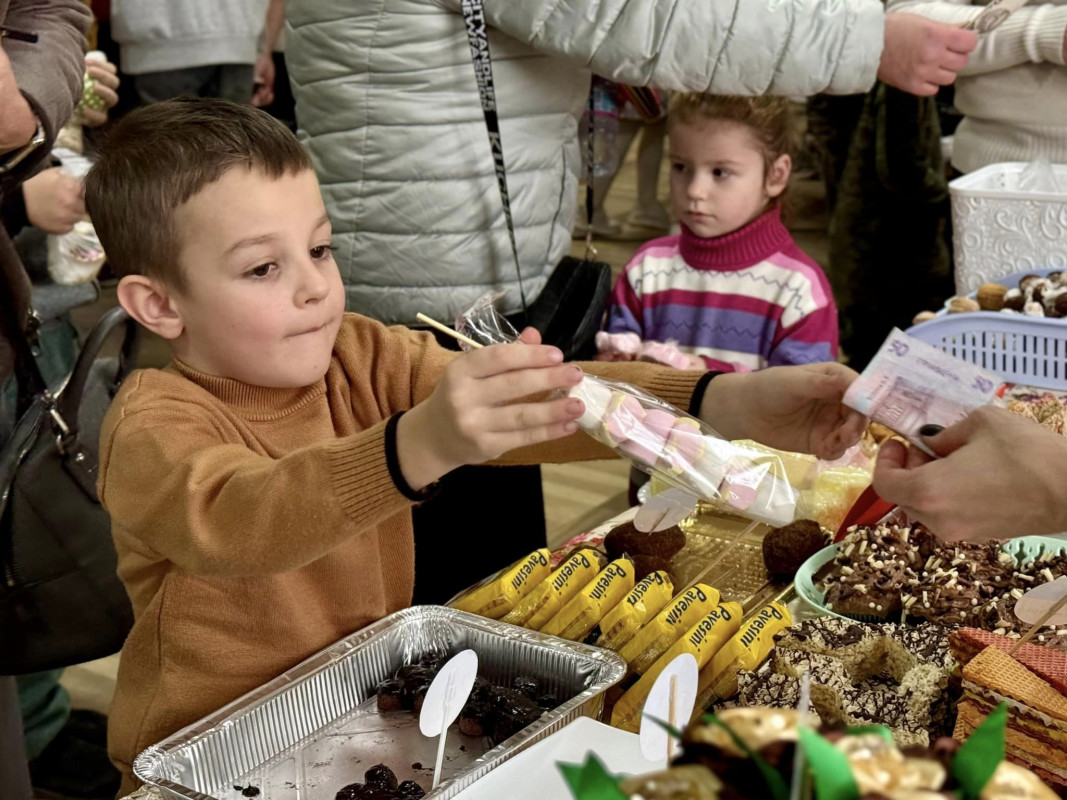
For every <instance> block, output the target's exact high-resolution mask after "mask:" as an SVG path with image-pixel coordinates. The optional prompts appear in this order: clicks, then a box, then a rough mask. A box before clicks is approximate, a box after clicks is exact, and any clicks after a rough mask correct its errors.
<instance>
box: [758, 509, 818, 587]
mask: <svg viewBox="0 0 1067 800" xmlns="http://www.w3.org/2000/svg"><path fill="white" fill-rule="evenodd" d="M828 544H830V538H829V537H828V536H827V535H826V534H825V533H824V532H823V529H822V528H821V527H819V523H818V522H815V521H814V520H810V519H802V520H797V521H796V522H794V523H792V524H791V525H786V526H784V527H781V528H774V529H773V530H770V531H768V532H767V535H766V536H765V537H764V538H763V563H764V564H765V565H766V566H767V571H768V572H769V573H771V575H774V576H775V577H777V578H780V579H783V580H792V578H793V576H795V575H796V574H797V570H798V569H800V566H801V565H802V564H803V563H804V562H805V561H807V560H808V559H809V558H811V556H813V555H815V553H817V552H819V551H820V550H822V549H823V548H824V547H826V546H827V545H828Z"/></svg>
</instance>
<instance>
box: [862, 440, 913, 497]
mask: <svg viewBox="0 0 1067 800" xmlns="http://www.w3.org/2000/svg"><path fill="white" fill-rule="evenodd" d="M907 463H908V449H907V448H906V447H905V446H904V445H903V444H901V443H900V442H898V441H896V440H894V439H890V440H889V441H888V442H886V443H885V444H883V445H882V449H881V450H879V451H878V460H877V461H876V462H875V465H874V480H873V481H872V483H871V485H872V486H873V487H874V491H875V492H877V493H878V496H879V497H881V498H882V499H883V500H888V501H889V502H890V503H895V504H896V505H898V506H911V505H913V504H914V500H915V494H916V490H917V488H918V487H919V485H921V481H922V476H921V475H919V474H918V471H917V470H912V469H908V468H907Z"/></svg>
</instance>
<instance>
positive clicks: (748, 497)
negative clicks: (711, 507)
mask: <svg viewBox="0 0 1067 800" xmlns="http://www.w3.org/2000/svg"><path fill="white" fill-rule="evenodd" d="M769 469H770V466H769V465H768V464H751V463H749V464H747V465H745V466H743V467H740V468H739V469H738V468H734V469H731V470H730V471H728V472H727V473H726V478H725V479H724V480H723V482H722V496H723V500H725V501H726V502H727V503H729V504H730V505H731V506H733V507H734V508H737V509H740V510H741V511H746V510H747V509H748V508H749V507H750V506H751V505H752V504H753V503H754V502H756V494H757V493H758V491H759V485H760V482H761V481H762V480H763V478H764V476H766V474H767V472H768V471H769Z"/></svg>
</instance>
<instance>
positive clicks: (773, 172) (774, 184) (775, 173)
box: [764, 154, 793, 197]
mask: <svg viewBox="0 0 1067 800" xmlns="http://www.w3.org/2000/svg"><path fill="white" fill-rule="evenodd" d="M792 171H793V159H791V158H790V157H789V155H788V154H785V155H781V156H778V159H777V160H776V161H775V162H774V163H773V164H772V165H771V169H770V171H769V172H768V173H767V185H766V187H764V191H766V192H767V196H768V197H778V196H779V195H781V193H782V192H784V191H785V187H786V186H788V185H789V174H790V173H791V172H792Z"/></svg>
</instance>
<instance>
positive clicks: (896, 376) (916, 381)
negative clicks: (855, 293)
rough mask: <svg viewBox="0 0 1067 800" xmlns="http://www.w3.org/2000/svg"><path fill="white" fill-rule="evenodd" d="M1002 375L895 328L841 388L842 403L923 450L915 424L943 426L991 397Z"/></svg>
mask: <svg viewBox="0 0 1067 800" xmlns="http://www.w3.org/2000/svg"><path fill="white" fill-rule="evenodd" d="M1001 383H1002V381H1001V379H1000V378H999V377H998V376H997V375H994V374H993V373H992V372H988V371H986V370H984V369H982V368H981V367H977V366H975V365H974V364H971V363H969V362H967V361H962V360H960V359H958V358H955V357H953V356H950V355H948V354H947V353H945V352H944V351H943V350H940V349H938V348H936V347H934V346H933V345H930V344H927V343H926V342H923V341H921V340H919V339H916V338H914V337H912V336H908V335H907V334H906V333H904V332H903V331H900V330H898V329H896V328H894V329H893V332H892V333H891V334H889V338H888V339H886V341H885V344H883V345H882V347H881V349H880V350H879V351H878V354H877V355H876V356H875V357H874V359H873V360H872V361H871V363H870V364H869V365H868V366H867V369H865V370H864V371H863V374H862V375H860V377H859V378H858V379H857V380H856V382H855V383H853V384H852V386H850V387H849V389H848V392H846V393H845V401H844V402H845V405H847V406H848V407H849V408H854V409H855V410H856V411H859V412H860V413H861V414H865V415H866V416H868V417H870V418H871V419H873V420H874V421H875V422H880V423H881V424H882V425H885V426H886V427H887V428H890V429H891V430H893V431H896V432H897V433H899V434H900V435H901V436H903V437H904V438H905V439H907V440H908V441H909V442H911V443H912V444H914V445H915V446H916V447H918V448H919V449H920V450H922V451H923V452H925V453H927V454H928V455H931V456H932V455H935V454H934V453H933V451H931V450H930V448H929V447H927V445H926V444H925V443H924V442H923V440H922V437H921V436H920V435H919V429H920V428H922V427H923V426H925V425H941V426H942V427H945V428H947V427H948V426H950V425H954V424H955V423H957V422H959V421H960V420H962V419H963V418H964V417H966V416H967V415H968V414H970V413H971V412H972V411H974V410H975V409H976V408H979V407H980V406H984V405H987V404H988V403H990V402H992V401H993V399H994V398H995V397H996V393H997V389H998V387H999V386H1000V384H1001Z"/></svg>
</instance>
